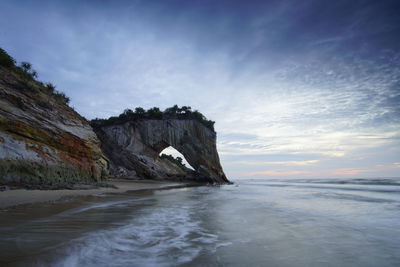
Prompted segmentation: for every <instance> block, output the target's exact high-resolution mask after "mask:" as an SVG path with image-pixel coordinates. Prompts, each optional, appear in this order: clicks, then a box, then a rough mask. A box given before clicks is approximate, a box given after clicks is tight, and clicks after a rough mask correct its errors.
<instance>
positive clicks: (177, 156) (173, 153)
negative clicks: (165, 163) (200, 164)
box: [159, 146, 194, 170]
mask: <svg viewBox="0 0 400 267" xmlns="http://www.w3.org/2000/svg"><path fill="white" fill-rule="evenodd" d="M162 154H165V155H167V156H168V155H169V156H172V157H174V158H175V159H177V160H178V161H181V162H182V164H183V165H185V166H186V168H189V169H191V170H194V169H193V167H192V166H190V164H189V163H188V162H187V161H186V159H185V157H184V156H183V155H182V154H181V153H180V152H179V151H178V150H176V149H175V148H173V147H172V146H169V147H167V148H165V149H164V150H163V151H161V152H160V154H159V156H160V157H161V155H162ZM180 159H181V160H180Z"/></svg>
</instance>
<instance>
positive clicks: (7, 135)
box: [0, 67, 108, 184]
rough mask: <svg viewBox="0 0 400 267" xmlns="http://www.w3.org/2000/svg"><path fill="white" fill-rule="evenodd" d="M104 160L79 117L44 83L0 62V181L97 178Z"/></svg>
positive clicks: (88, 126)
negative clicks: (22, 75)
mask: <svg viewBox="0 0 400 267" xmlns="http://www.w3.org/2000/svg"><path fill="white" fill-rule="evenodd" d="M107 165H108V161H107V159H106V158H105V156H104V155H103V153H102V152H101V149H100V143H99V140H98V138H97V136H96V134H95V133H94V132H93V130H92V128H91V127H90V125H89V123H88V122H87V121H86V120H85V119H84V118H83V117H81V116H80V115H79V114H78V113H76V112H75V111H74V110H73V109H72V108H70V107H69V106H68V105H66V104H65V103H63V102H62V101H59V100H57V99H56V98H55V97H54V95H53V94H52V93H51V92H49V90H48V89H47V88H46V87H44V86H43V84H41V83H39V82H36V81H34V80H27V79H25V78H23V77H21V76H19V75H18V74H17V73H15V72H13V71H12V70H10V69H7V68H4V67H0V182H2V183H4V182H5V183H7V182H29V183H31V182H33V183H41V184H46V183H50V184H51V183H59V182H60V183H64V182H67V183H68V182H89V181H98V180H101V179H102V178H103V177H104V176H105V174H106V172H107V168H108V167H107Z"/></svg>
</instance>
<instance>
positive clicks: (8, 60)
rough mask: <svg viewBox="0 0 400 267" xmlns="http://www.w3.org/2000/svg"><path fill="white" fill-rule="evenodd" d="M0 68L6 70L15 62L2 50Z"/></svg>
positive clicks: (0, 50) (0, 52)
mask: <svg viewBox="0 0 400 267" xmlns="http://www.w3.org/2000/svg"><path fill="white" fill-rule="evenodd" d="M0 66H3V67H7V68H10V67H14V66H15V60H14V59H13V58H12V57H11V56H10V55H9V54H7V52H6V51H4V50H3V49H2V48H0Z"/></svg>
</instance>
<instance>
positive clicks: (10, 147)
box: [0, 49, 229, 184]
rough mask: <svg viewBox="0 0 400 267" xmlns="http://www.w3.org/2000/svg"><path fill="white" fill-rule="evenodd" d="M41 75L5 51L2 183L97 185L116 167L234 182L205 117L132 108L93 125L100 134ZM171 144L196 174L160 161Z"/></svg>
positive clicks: (0, 74) (0, 55) (128, 173)
mask: <svg viewBox="0 0 400 267" xmlns="http://www.w3.org/2000/svg"><path fill="white" fill-rule="evenodd" d="M35 77H36V72H34V71H33V70H31V67H30V64H29V63H22V64H21V65H20V66H16V65H15V60H14V59H13V58H12V57H10V56H9V55H8V54H7V53H6V52H5V51H4V50H2V49H0V184H4V183H17V184H18V183H30V184H32V183H36V184H63V183H73V182H93V181H99V180H101V179H103V178H105V177H106V176H107V175H108V173H109V172H108V171H109V169H110V170H111V174H112V175H113V176H117V177H124V178H149V179H168V178H170V179H179V180H194V181H199V182H212V183H228V182H229V181H228V180H227V178H226V177H225V174H224V172H223V170H222V167H221V164H220V162H219V157H218V153H217V149H216V133H215V132H214V130H213V125H214V122H213V121H209V120H206V119H205V117H204V116H203V115H202V114H201V113H200V112H198V111H193V112H192V111H191V110H190V109H191V108H190V107H186V106H185V107H182V108H181V109H179V108H178V107H177V106H174V107H172V108H170V109H167V110H166V111H167V112H166V113H165V114H167V115H166V117H164V113H162V112H161V111H160V110H159V109H158V108H153V109H150V110H148V111H147V113H146V112H145V111H144V110H143V109H141V108H137V111H139V113H140V114H142V115H140V116H144V115H143V114H145V117H138V116H139V113H133V112H132V111H131V110H128V111H129V112H128V113H126V114H125V113H124V114H122V115H124V116H125V117H126V116H128V115H129V116H134V117H135V119H130V120H125V121H123V122H121V121H120V119H121V118H125V117H124V116H122V117H121V116H120V117H118V118H117V117H113V120H110V119H111V118H110V119H108V120H107V122H108V123H107V124H100V125H99V124H96V123H92V124H93V125H94V126H95V131H96V133H95V132H94V131H93V129H92V127H91V126H90V125H89V123H88V121H86V119H84V118H83V117H81V116H80V115H79V114H78V113H76V112H75V111H74V110H73V109H72V108H71V107H69V106H68V101H69V99H68V98H67V97H66V96H65V95H64V94H62V93H59V92H57V91H56V90H55V87H54V86H53V85H51V84H46V85H45V84H43V83H42V82H39V81H36V80H35ZM150 115H151V116H153V117H151V116H150ZM189 115H190V116H189ZM146 116H147V117H146ZM149 116H150V117H149ZM154 116H155V117H154ZM171 116H172V117H171ZM174 116H175V117H174ZM129 118H131V117H129ZM155 118H156V119H155ZM98 121H105V120H98ZM110 121H111V124H110ZM98 138H100V140H101V141H102V143H101V144H100V141H99V139H98ZM100 145H101V147H100ZM169 146H172V147H174V148H175V149H176V150H178V151H179V152H181V153H182V154H183V155H184V157H185V158H186V160H187V161H188V162H189V164H190V165H191V166H192V167H193V168H194V169H195V171H192V170H189V169H187V168H185V167H184V166H182V165H180V164H179V162H178V164H177V162H176V161H175V162H174V158H168V157H165V158H161V157H159V153H160V152H161V151H162V150H163V149H165V148H166V147H169ZM103 152H104V154H103ZM107 157H108V158H107ZM110 167H111V168H110Z"/></svg>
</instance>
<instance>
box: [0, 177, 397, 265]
mask: <svg viewBox="0 0 400 267" xmlns="http://www.w3.org/2000/svg"><path fill="white" fill-rule="evenodd" d="M0 216H1V217H0V218H1V219H0V265H1V266H3V265H5V266H8V265H10V266H246V267H247V266H363V267H365V266H400V179H350V180H339V179H319V180H255V179H254V180H238V181H236V184H235V185H226V186H221V187H206V186H204V187H190V188H181V189H171V190H159V191H142V192H136V193H131V194H121V195H108V196H92V197H86V198H80V199H75V200H73V201H68V202H63V203H58V204H46V205H44V204H42V205H30V206H24V207H18V208H13V209H9V210H6V211H1V212H0Z"/></svg>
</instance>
